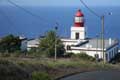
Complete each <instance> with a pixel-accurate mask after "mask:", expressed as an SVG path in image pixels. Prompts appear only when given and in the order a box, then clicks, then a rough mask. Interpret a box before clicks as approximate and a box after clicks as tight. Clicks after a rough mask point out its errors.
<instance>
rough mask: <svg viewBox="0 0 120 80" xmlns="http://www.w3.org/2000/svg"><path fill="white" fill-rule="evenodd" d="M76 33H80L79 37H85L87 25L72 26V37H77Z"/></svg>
mask: <svg viewBox="0 0 120 80" xmlns="http://www.w3.org/2000/svg"><path fill="white" fill-rule="evenodd" d="M76 33H79V39H85V27H74V26H73V27H71V39H76Z"/></svg>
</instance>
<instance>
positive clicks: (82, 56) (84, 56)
mask: <svg viewBox="0 0 120 80" xmlns="http://www.w3.org/2000/svg"><path fill="white" fill-rule="evenodd" d="M71 57H72V58H73V59H75V60H78V59H81V60H86V61H95V58H93V57H92V56H89V55H87V54H86V53H84V52H82V53H78V54H72V55H71Z"/></svg>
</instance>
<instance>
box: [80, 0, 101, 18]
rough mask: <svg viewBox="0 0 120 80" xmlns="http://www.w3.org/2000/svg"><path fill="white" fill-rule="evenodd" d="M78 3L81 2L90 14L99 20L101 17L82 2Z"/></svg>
mask: <svg viewBox="0 0 120 80" xmlns="http://www.w3.org/2000/svg"><path fill="white" fill-rule="evenodd" d="M80 2H81V3H82V4H83V5H84V6H85V7H86V8H87V9H88V10H89V11H90V12H91V13H93V14H94V15H95V16H97V17H99V18H101V16H99V15H98V14H97V13H96V12H94V11H93V10H92V9H90V8H89V7H88V6H87V4H85V3H84V1H83V0H80Z"/></svg>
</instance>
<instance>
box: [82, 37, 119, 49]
mask: <svg viewBox="0 0 120 80" xmlns="http://www.w3.org/2000/svg"><path fill="white" fill-rule="evenodd" d="M116 43H117V41H116V40H115V39H105V40H104V44H105V45H104V48H105V49H106V48H109V47H111V46H112V45H114V44H116ZM101 44H102V40H101V39H96V38H94V39H90V40H89V41H88V43H86V44H83V45H82V46H81V47H91V48H100V49H101V47H102V45H101Z"/></svg>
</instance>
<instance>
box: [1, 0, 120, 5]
mask: <svg viewBox="0 0 120 80" xmlns="http://www.w3.org/2000/svg"><path fill="white" fill-rule="evenodd" d="M11 1H13V2H15V3H17V4H20V5H24V6H83V5H82V4H81V2H80V0H11ZM83 1H84V2H85V3H86V4H87V5H88V6H119V5H120V0H83ZM0 4H1V5H9V3H8V1H7V0H0Z"/></svg>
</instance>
